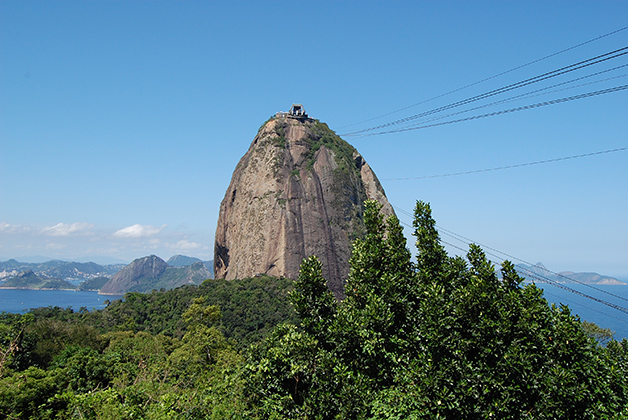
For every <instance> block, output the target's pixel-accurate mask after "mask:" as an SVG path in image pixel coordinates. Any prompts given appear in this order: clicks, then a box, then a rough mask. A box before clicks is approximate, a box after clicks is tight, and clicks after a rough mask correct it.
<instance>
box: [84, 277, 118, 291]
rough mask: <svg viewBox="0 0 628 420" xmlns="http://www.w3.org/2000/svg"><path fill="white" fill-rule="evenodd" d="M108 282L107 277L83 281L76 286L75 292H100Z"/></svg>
mask: <svg viewBox="0 0 628 420" xmlns="http://www.w3.org/2000/svg"><path fill="white" fill-rule="evenodd" d="M109 280H110V278H109V277H96V278H93V279H89V280H85V281H84V282H82V283H80V284H79V285H78V286H76V290H100V289H101V288H102V287H103V286H104V285H105V284H106V283H107V282H108V281H109Z"/></svg>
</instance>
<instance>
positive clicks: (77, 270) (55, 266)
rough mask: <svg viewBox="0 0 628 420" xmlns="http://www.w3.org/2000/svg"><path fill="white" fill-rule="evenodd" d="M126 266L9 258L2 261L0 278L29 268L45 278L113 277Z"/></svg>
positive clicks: (85, 278)
mask: <svg viewBox="0 0 628 420" xmlns="http://www.w3.org/2000/svg"><path fill="white" fill-rule="evenodd" d="M124 266H125V264H111V265H99V264H96V263H93V262H88V263H79V262H70V261H60V260H52V261H48V262H44V263H26V262H19V261H16V260H8V261H4V262H0V280H3V279H8V278H11V277H15V276H17V275H19V274H20V273H22V272H25V271H28V270H30V271H32V272H34V273H35V274H37V275H38V276H39V277H41V278H44V279H60V280H66V281H67V280H89V279H93V278H96V277H111V276H113V275H114V274H115V273H117V272H118V271H120V270H121V269H122V268H123V267H124Z"/></svg>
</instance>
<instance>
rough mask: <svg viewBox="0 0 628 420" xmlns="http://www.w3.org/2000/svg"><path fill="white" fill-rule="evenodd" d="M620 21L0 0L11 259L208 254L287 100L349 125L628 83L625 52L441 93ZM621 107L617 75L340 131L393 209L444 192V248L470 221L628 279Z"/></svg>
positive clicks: (579, 48)
mask: <svg viewBox="0 0 628 420" xmlns="http://www.w3.org/2000/svg"><path fill="white" fill-rule="evenodd" d="M626 22H628V3H627V2H625V1H573V2H558V1H549V2H547V1H545V2H540V1H529V2H498V1H477V2H463V1H448V2H426V1H419V2H415V1H412V2H410V1H399V2H387V3H383V2H372V1H367V2H359V3H358V2H327V1H323V2H317V3H316V4H310V3H298V4H293V5H291V6H287V5H286V3H284V2H265V3H257V2H239V3H238V2H236V3H233V2H229V3H220V2H202V1H185V2H176V3H175V2H166V1H155V2H150V3H147V2H80V3H79V2H73V1H65V0H60V1H55V2H47V1H29V2H18V1H3V2H0V158H1V160H0V162H1V164H0V259H1V260H3V261H4V260H6V259H10V258H16V259H19V258H24V257H32V256H41V257H45V258H51V259H62V260H71V261H94V262H102V261H105V260H107V259H110V260H111V261H119V262H130V261H132V260H134V259H136V258H141V257H144V256H147V255H151V254H155V255H158V256H159V257H161V258H162V259H164V260H167V259H168V258H170V257H171V256H173V255H177V254H183V255H188V256H192V257H198V258H201V259H203V260H210V259H213V246H214V231H215V228H216V222H217V219H218V212H219V207H220V202H221V200H222V198H223V196H224V193H225V191H226V188H227V186H228V184H229V181H230V177H231V174H232V172H233V170H234V168H235V166H236V164H237V162H238V160H239V159H240V158H241V157H242V156H243V155H244V153H245V152H246V150H247V149H248V147H249V144H250V143H251V141H252V140H253V138H254V137H255V134H256V132H257V130H258V128H259V127H260V126H261V124H262V123H263V122H264V121H266V120H267V119H268V118H269V117H270V116H271V115H274V114H275V113H276V112H277V111H287V110H288V109H289V108H290V106H291V105H292V104H293V103H300V104H303V106H304V108H305V111H306V112H307V113H308V114H309V115H310V117H313V118H317V119H319V120H321V121H323V122H325V123H327V124H328V125H329V127H330V128H331V129H332V130H334V131H336V132H337V133H339V134H346V133H351V132H355V131H359V130H362V129H366V128H369V127H375V126H379V125H386V124H391V123H393V122H395V121H397V120H400V119H403V118H414V117H416V116H418V115H421V114H422V113H425V116H424V117H422V118H419V117H416V118H414V119H410V120H408V122H407V123H406V124H405V125H404V124H394V125H391V126H390V127H393V128H401V127H407V124H410V123H414V122H416V123H422V124H426V125H430V124H434V123H439V122H445V121H448V119H442V120H433V121H431V119H432V118H436V117H439V116H441V115H443V114H452V115H451V116H450V117H448V118H449V120H455V119H464V118H466V117H473V116H477V115H479V114H488V113H494V112H499V111H503V110H506V109H511V108H516V107H524V106H527V105H531V104H538V103H542V102H544V101H552V100H556V99H560V98H567V97H570V96H574V95H581V94H586V93H588V92H595V91H601V90H604V89H609V88H614V87H618V86H623V85H627V84H628V82H627V80H628V74H627V73H628V70H627V68H628V67H624V66H627V65H628V55H622V56H620V57H617V58H614V59H612V60H608V61H605V62H603V63H600V64H596V65H591V66H589V67H586V68H583V69H582V70H578V71H577V72H576V71H574V72H573V73H569V74H566V75H564V76H561V78H555V79H551V80H547V81H544V82H542V83H539V84H538V85H536V84H535V85H534V86H530V87H529V88H526V89H527V90H525V92H528V93H530V94H529V95H528V96H525V97H521V98H518V99H514V98H513V99H512V101H508V102H502V103H498V104H495V105H493V106H490V107H488V106H487V107H486V108H481V109H480V108H478V109H477V110H475V111H469V112H467V113H463V114H455V113H456V112H458V111H462V110H464V109H469V108H472V107H475V106H480V105H484V104H486V103H487V102H493V101H495V102H498V101H502V100H505V99H508V98H512V97H514V96H516V95H518V94H521V93H525V92H524V91H521V92H520V91H518V90H517V91H512V92H511V93H505V94H503V95H500V96H495V97H490V99H487V100H486V101H484V102H477V103H476V102H472V103H471V102H470V103H469V105H468V106H467V107H466V108H463V107H457V108H447V107H448V106H450V105H451V104H454V103H456V102H458V101H465V100H466V99H468V98H473V97H475V96H477V95H482V94H485V93H487V92H491V91H493V90H495V89H499V88H501V87H504V86H509V85H511V84H514V83H517V82H520V81H524V80H527V79H529V78H532V77H535V76H538V75H542V74H545V73H547V72H551V71H553V70H556V69H560V68H563V67H565V66H569V65H571V64H573V63H578V62H581V61H583V60H587V59H590V58H592V57H596V56H600V55H602V54H606V53H608V52H610V51H615V50H619V49H622V48H624V47H626V46H628V30H621V31H620V29H622V28H624V27H625V26H626ZM613 31H617V32H616V33H614V34H612V35H609V36H606V37H601V38H599V39H596V38H598V37H600V36H601V35H604V34H609V33H611V32H613ZM588 41H591V42H588ZM581 44H582V45H581ZM572 47H573V48H572ZM560 51H563V52H562V53H560V54H555V53H557V52H560ZM544 57H547V58H546V59H544V60H541V61H537V60H539V59H541V58H544ZM525 64H529V65H526V66H523V65H525ZM615 67H616V69H615ZM513 69H515V70H513ZM510 70H512V71H510ZM596 72H600V74H599V75H595V76H594V73H596ZM494 76H495V77H494ZM577 78H582V79H581V80H577V81H575V79H577ZM569 80H572V83H569V84H567V82H568V81H569ZM563 82H564V83H565V84H563V85H559V84H561V83H563ZM554 84H555V85H556V86H555V87H553V88H551V89H550V88H549V86H551V85H554ZM543 88H547V90H543V91H541V90H540V89H543ZM535 89H539V91H538V92H535V93H532V91H533V90H535ZM439 107H440V108H442V107H445V109H446V111H444V112H442V113H434V114H430V112H432V111H434V110H436V109H438V108H439ZM626 109H628V90H623V91H617V92H613V93H608V94H600V95H597V96H591V97H586V98H582V99H578V100H572V101H568V102H564V103H559V104H555V105H551V106H549V105H548V106H543V107H538V108H534V109H527V110H522V111H521V112H511V113H507V114H503V115H496V116H491V117H486V118H478V119H471V120H467V121H464V122H458V123H451V124H447V125H440V126H435V127H431V128H422V129H417V130H412V131H404V132H398V133H391V134H383V135H378V136H372V137H364V136H344V137H343V138H344V139H345V140H347V141H348V142H350V143H351V144H352V145H353V146H354V147H355V148H356V149H357V150H358V151H359V152H360V153H361V154H362V156H364V158H365V160H366V161H367V162H368V163H369V165H370V166H371V167H372V168H373V170H374V172H375V173H376V174H377V176H378V177H379V178H380V180H381V182H382V185H383V187H384V189H385V191H386V194H387V196H388V199H389V201H390V202H391V204H393V206H395V208H396V211H397V213H398V215H399V217H400V219H401V221H402V222H404V223H406V224H410V225H411V223H412V219H411V217H409V216H407V215H406V214H405V212H409V213H412V211H413V208H414V204H415V202H416V200H423V201H427V202H430V203H431V206H432V209H433V216H434V218H435V220H436V222H437V224H438V225H439V226H440V227H442V228H443V230H442V231H441V233H442V239H443V240H444V241H446V242H447V243H449V244H451V245H447V249H448V251H449V252H451V253H462V251H461V250H460V249H459V248H462V249H464V248H465V247H466V245H465V244H464V242H465V241H466V240H465V239H462V238H461V237H463V238H469V239H471V240H473V241H475V242H478V243H480V244H483V245H485V246H487V247H490V248H491V249H494V250H499V251H500V253H496V254H497V255H499V258H503V257H504V255H506V254H507V255H511V256H514V257H516V258H518V259H521V260H524V261H527V262H530V263H536V262H542V263H543V264H545V265H546V266H547V267H548V268H549V269H550V270H552V271H566V270H571V271H576V272H584V271H590V272H597V273H600V274H604V275H609V276H614V277H617V278H622V279H628V258H627V256H628V216H627V212H626V208H628V192H627V189H626V185H628V171H626V169H625V168H626V166H627V163H628V151H619V152H616V153H606V154H598V155H596V154H595V153H596V152H599V151H604V150H612V149H620V148H625V147H627V146H628V143H627V137H626V133H628V119H626ZM374 131H377V130H374ZM379 131H385V130H379ZM585 154H590V155H591V156H588V157H583V158H578V159H570V160H560V158H564V157H568V156H576V155H585ZM545 160H554V162H552V163H547V164H539V165H532V166H518V165H521V164H525V163H529V162H537V161H545ZM502 166H513V168H511V169H504V170H498V171H486V172H482V170H484V169H489V168H496V167H502ZM458 172H470V173H469V174H467V175H463V176H452V177H434V178H429V177H430V176H433V175H441V174H450V173H458ZM402 178H411V179H402ZM412 178H420V179H412ZM450 232H451V233H453V236H452V234H451V233H450ZM410 233H411V229H407V234H408V235H407V236H408V238H409V246H410V247H411V245H412V243H413V238H412V237H411V236H410ZM411 249H412V248H411ZM413 252H414V250H413ZM499 258H498V257H491V259H493V260H494V261H495V262H500V261H499ZM515 262H517V261H515Z"/></svg>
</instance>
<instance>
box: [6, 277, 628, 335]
mask: <svg viewBox="0 0 628 420" xmlns="http://www.w3.org/2000/svg"><path fill="white" fill-rule="evenodd" d="M537 286H538V287H540V288H542V289H543V290H544V296H545V298H546V299H547V300H548V302H550V303H556V304H559V303H563V304H565V305H567V306H569V308H570V309H571V312H572V313H573V314H574V315H578V316H579V317H580V319H582V320H586V321H589V322H594V323H596V324H597V325H599V326H600V327H602V328H609V329H610V330H611V331H614V332H615V339H616V340H621V339H623V338H627V339H628V286H602V285H593V286H586V285H582V284H565V285H563V286H566V287H568V288H569V289H572V290H574V291H575V292H574V291H570V290H565V289H563V288H560V287H557V286H554V285H550V284H546V283H537ZM121 298H122V296H108V295H99V294H98V293H97V292H75V291H72V290H18V289H0V311H6V312H13V313H22V312H26V311H28V310H29V309H30V308H37V307H41V306H44V307H45V306H59V307H61V308H67V307H70V308H72V309H73V310H75V311H78V310H79V309H80V308H81V307H86V308H87V309H88V310H89V311H92V310H94V309H102V308H104V307H105V303H104V301H105V300H107V299H109V300H110V301H113V300H116V299H121ZM613 305H615V306H613ZM618 308H619V309H618Z"/></svg>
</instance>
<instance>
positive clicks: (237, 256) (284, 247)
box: [214, 106, 393, 298]
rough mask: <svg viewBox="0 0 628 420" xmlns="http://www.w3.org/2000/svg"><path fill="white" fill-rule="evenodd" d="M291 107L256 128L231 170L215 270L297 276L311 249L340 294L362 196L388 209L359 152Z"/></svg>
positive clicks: (229, 274)
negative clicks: (243, 153) (256, 131)
mask: <svg viewBox="0 0 628 420" xmlns="http://www.w3.org/2000/svg"><path fill="white" fill-rule="evenodd" d="M293 109H295V106H293ZM293 109H291V112H289V113H278V114H277V115H276V116H275V117H273V118H271V119H270V120H269V121H267V122H266V123H265V124H264V125H263V126H262V127H261V128H260V130H259V131H258V133H257V136H256V137H255V139H254V140H253V142H252V143H251V146H250V147H249V150H248V151H247V152H246V154H245V155H244V156H243V157H242V159H240V162H239V163H238V165H237V166H236V168H235V171H234V172H233V176H232V178H231V183H230V184H229V187H228V188H227V192H226V194H225V197H224V199H223V200H222V203H221V205H220V214H219V217H218V226H217V228H216V242H215V245H214V273H215V276H216V278H226V279H236V278H246V277H251V276H255V275H258V274H268V275H272V276H283V277H287V278H291V279H296V278H297V277H298V274H299V267H300V264H301V262H302V261H303V258H305V257H308V256H310V255H316V256H317V257H318V258H319V259H320V260H321V262H322V264H323V275H324V276H325V278H326V279H327V284H328V286H329V288H330V289H331V290H332V292H334V294H335V295H336V296H337V297H339V298H340V297H342V296H343V295H344V281H345V279H346V278H347V275H348V273H349V256H350V254H351V241H352V240H354V239H355V238H358V237H361V236H362V235H363V234H364V223H363V221H362V213H363V209H364V204H363V203H364V201H365V200H367V199H374V200H377V201H379V202H380V203H381V204H382V205H383V212H384V213H385V214H392V213H393V209H392V206H391V205H390V203H388V200H387V199H386V195H385V194H384V190H383V188H382V186H381V184H380V183H379V180H378V179H377V177H376V176H375V173H374V172H373V171H372V170H371V168H370V166H369V165H368V164H367V163H366V162H365V160H364V158H363V157H362V156H361V155H360V154H359V153H358V152H357V151H356V150H355V149H354V148H353V147H352V146H351V145H350V144H349V143H347V142H346V141H344V140H342V139H341V138H340V137H339V136H337V135H336V134H335V133H334V132H333V131H332V130H330V129H329V127H328V126H327V125H326V124H324V123H321V122H320V121H318V120H315V119H312V118H309V117H307V114H305V112H304V110H303V108H302V106H299V108H298V110H297V111H298V112H297V111H295V112H292V111H293Z"/></svg>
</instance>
